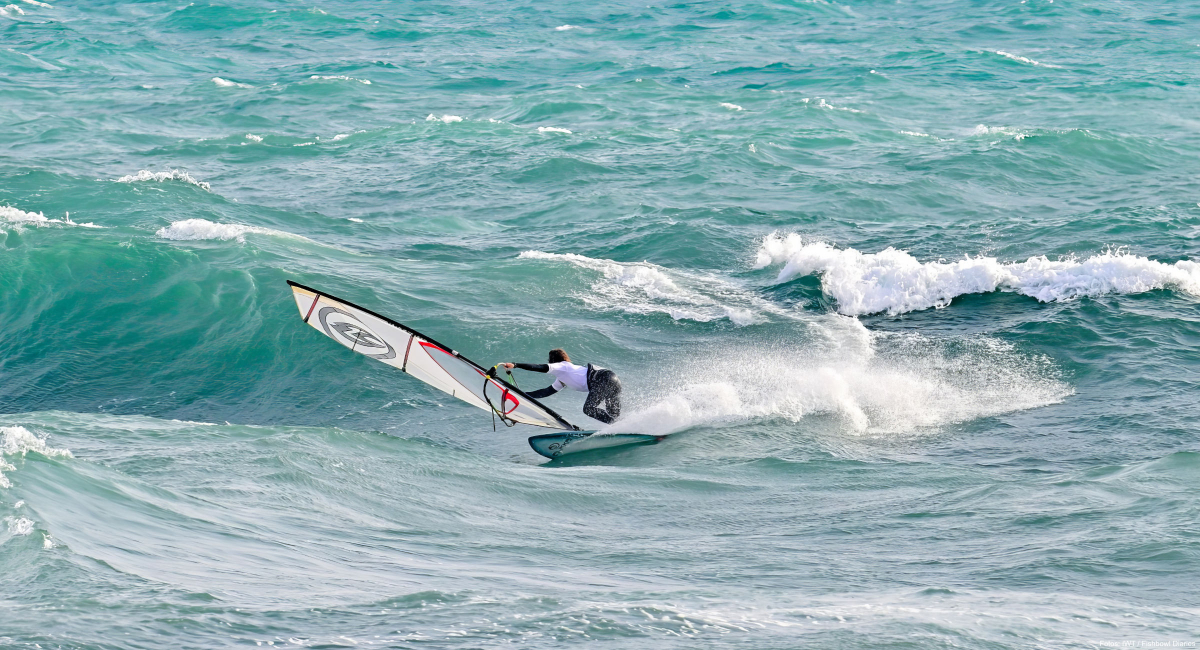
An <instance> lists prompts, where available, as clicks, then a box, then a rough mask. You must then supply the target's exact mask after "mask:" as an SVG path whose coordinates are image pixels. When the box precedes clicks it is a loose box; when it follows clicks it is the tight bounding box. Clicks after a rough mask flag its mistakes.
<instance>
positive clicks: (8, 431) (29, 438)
mask: <svg viewBox="0 0 1200 650" xmlns="http://www.w3.org/2000/svg"><path fill="white" fill-rule="evenodd" d="M31 451H32V452H34V453H38V454H41V455H43V456H46V457H47V458H71V451H70V450H69V449H55V448H53V447H50V446H48V445H47V444H46V438H45V437H39V436H36V435H34V434H33V433H30V431H29V429H26V428H25V427H20V426H17V427H0V487H2V488H10V487H12V483H11V482H9V480H8V478H7V477H6V476H4V472H6V471H9V472H11V471H13V470H15V469H16V467H14V466H13V465H12V464H10V463H9V462H8V461H7V460H6V459H5V458H4V457H5V456H21V457H22V458H23V457H24V456H25V454H27V453H29V452H31Z"/></svg>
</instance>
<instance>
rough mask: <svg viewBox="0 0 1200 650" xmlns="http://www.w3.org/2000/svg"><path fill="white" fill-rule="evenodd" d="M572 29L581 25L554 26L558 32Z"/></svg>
mask: <svg viewBox="0 0 1200 650" xmlns="http://www.w3.org/2000/svg"><path fill="white" fill-rule="evenodd" d="M570 29H579V27H578V26H576V25H559V26H558V27H555V28H554V31H556V32H565V31H567V30H570Z"/></svg>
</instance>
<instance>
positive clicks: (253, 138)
mask: <svg viewBox="0 0 1200 650" xmlns="http://www.w3.org/2000/svg"><path fill="white" fill-rule="evenodd" d="M246 139H247V140H249V141H251V142H262V141H263V137H262V136H261V135H254V134H253V133H247V134H246Z"/></svg>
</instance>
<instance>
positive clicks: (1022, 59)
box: [996, 50, 1062, 68]
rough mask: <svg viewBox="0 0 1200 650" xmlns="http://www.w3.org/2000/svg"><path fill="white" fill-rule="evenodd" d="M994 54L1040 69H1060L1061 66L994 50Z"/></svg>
mask: <svg viewBox="0 0 1200 650" xmlns="http://www.w3.org/2000/svg"><path fill="white" fill-rule="evenodd" d="M996 54H999V55H1000V56H1002V57H1004V58H1006V59H1011V60H1013V61H1018V62H1020V63H1028V64H1029V65H1036V66H1038V67H1042V68H1061V67H1062V66H1061V65H1051V64H1049V63H1039V62H1037V61H1034V60H1033V59H1030V58H1028V57H1024V56H1018V55H1016V54H1010V53H1008V52H1005V51H1003V50H996Z"/></svg>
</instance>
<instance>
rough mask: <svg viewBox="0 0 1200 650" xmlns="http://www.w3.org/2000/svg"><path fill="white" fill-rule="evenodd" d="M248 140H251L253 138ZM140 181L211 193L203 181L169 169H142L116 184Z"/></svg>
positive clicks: (123, 177)
mask: <svg viewBox="0 0 1200 650" xmlns="http://www.w3.org/2000/svg"><path fill="white" fill-rule="evenodd" d="M246 137H247V138H250V135H249V134H248V135H247V136H246ZM250 139H251V140H253V139H254V138H250ZM141 181H154V182H156V183H163V182H166V181H182V182H184V183H187V184H189V185H195V186H196V187H198V188H200V189H202V190H204V191H206V192H211V191H212V186H210V185H209V184H208V183H205V182H204V181H198V180H196V179H195V178H193V177H192V175H191V174H189V173H187V172H185V171H181V170H178V169H170V170H167V171H165V172H152V171H147V170H145V169H143V170H141V171H139V172H138V173H136V174H129V175H127V176H122V177H120V178H118V179H117V182H118V183H137V182H141Z"/></svg>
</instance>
